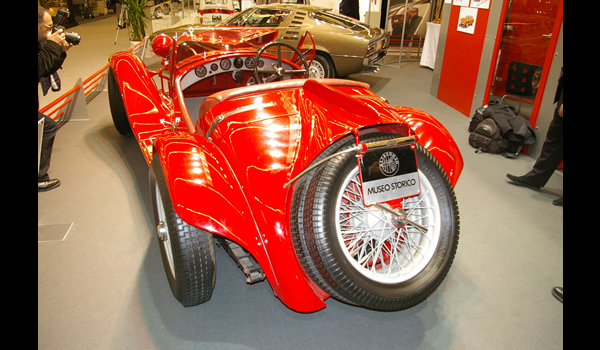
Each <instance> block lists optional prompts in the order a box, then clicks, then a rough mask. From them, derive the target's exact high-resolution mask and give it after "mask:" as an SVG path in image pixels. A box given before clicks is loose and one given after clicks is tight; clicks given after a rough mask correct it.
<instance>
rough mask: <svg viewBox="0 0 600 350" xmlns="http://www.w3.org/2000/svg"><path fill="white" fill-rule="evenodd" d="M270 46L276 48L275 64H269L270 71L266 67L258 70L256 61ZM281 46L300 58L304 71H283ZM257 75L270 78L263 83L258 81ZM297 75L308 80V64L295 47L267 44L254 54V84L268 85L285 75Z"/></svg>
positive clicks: (283, 44) (274, 43) (276, 43)
mask: <svg viewBox="0 0 600 350" xmlns="http://www.w3.org/2000/svg"><path fill="white" fill-rule="evenodd" d="M271 46H277V64H275V63H271V66H272V68H271V69H268V68H267V67H263V68H262V69H259V68H258V61H259V59H260V56H261V55H262V54H263V52H265V50H266V49H268V48H270V47H271ZM282 46H285V47H287V48H289V49H291V50H292V51H294V52H295V53H296V54H297V55H298V57H300V58H301V59H302V64H303V65H304V69H289V70H285V69H284V68H283V63H282V62H281V47H282ZM259 73H260V74H270V76H269V77H268V78H267V79H266V80H265V81H264V82H263V80H262V79H260V75H259ZM297 73H304V77H305V78H308V63H307V62H306V59H305V58H304V55H302V53H301V52H300V51H298V49H296V48H295V47H293V46H292V45H290V44H288V43H283V42H272V43H269V44H267V45H265V46H263V47H262V48H261V49H260V50H259V51H258V52H257V53H256V57H254V81H255V84H262V83H269V82H271V81H275V80H283V77H284V76H285V75H287V74H297Z"/></svg>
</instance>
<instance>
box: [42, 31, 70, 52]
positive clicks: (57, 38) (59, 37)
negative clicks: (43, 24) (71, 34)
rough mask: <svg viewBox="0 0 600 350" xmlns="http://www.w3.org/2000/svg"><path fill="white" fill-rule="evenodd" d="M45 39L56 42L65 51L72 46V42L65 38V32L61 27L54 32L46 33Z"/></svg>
mask: <svg viewBox="0 0 600 350" xmlns="http://www.w3.org/2000/svg"><path fill="white" fill-rule="evenodd" d="M46 39H47V40H50V41H54V42H55V43H57V44H58V45H59V46H60V47H62V49H63V51H65V52H67V51H68V50H69V49H70V48H71V47H72V46H73V44H69V43H68V42H67V41H66V40H65V33H63V30H62V29H59V30H57V31H55V32H54V33H48V35H47V36H46Z"/></svg>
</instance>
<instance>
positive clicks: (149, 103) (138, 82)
mask: <svg viewBox="0 0 600 350" xmlns="http://www.w3.org/2000/svg"><path fill="white" fill-rule="evenodd" d="M108 60H109V62H110V67H111V68H112V71H113V73H114V75H115V79H116V81H117V85H118V86H119V91H120V93H121V97H122V100H123V105H124V107H125V112H126V113H127V117H128V119H129V124H130V125H131V129H132V130H133V133H134V135H135V137H136V138H137V139H138V143H139V145H140V148H141V150H142V153H143V154H144V157H145V159H146V162H147V163H148V164H150V162H151V161H152V148H151V147H150V146H151V145H152V140H153V139H154V138H155V137H156V136H157V135H159V134H162V133H164V132H165V131H167V130H170V129H171V126H169V125H168V124H167V123H163V122H161V119H162V120H163V121H167V122H168V123H172V120H171V119H172V118H173V117H174V108H173V104H172V103H170V102H168V99H166V98H164V97H162V96H161V94H160V93H159V92H158V90H157V88H156V85H155V84H154V81H153V80H152V76H151V72H150V71H148V69H147V68H146V66H145V65H144V63H143V62H142V60H140V59H139V58H138V57H137V56H135V55H133V54H131V53H129V52H119V53H116V54H113V55H111V56H110V57H109V59H108Z"/></svg>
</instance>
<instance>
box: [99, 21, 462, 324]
mask: <svg viewBox="0 0 600 350" xmlns="http://www.w3.org/2000/svg"><path fill="white" fill-rule="evenodd" d="M276 34H277V33H276V32H275V31H274V30H265V29H247V28H243V29H240V30H238V31H236V30H233V29H228V30H223V29H220V30H215V31H214V32H213V33H212V34H209V33H207V32H203V33H201V34H200V35H202V36H203V38H204V39H203V38H200V39H197V40H206V42H209V41H210V40H209V39H208V38H209V37H210V38H212V39H211V40H212V41H210V42H211V43H213V44H214V47H215V48H216V47H222V46H224V45H231V46H235V45H238V46H239V48H241V47H244V43H254V44H256V43H258V42H260V44H261V45H264V44H265V43H268V42H270V41H271V40H273V39H274V38H275V37H276ZM217 37H218V38H219V39H218V45H217V44H216V43H217V40H216V38H217ZM161 40H162V42H161ZM182 40H184V38H182V37H179V38H178V39H177V40H176V41H175V42H173V43H172V44H171V40H169V39H167V38H162V39H161V38H156V39H155V43H154V49H155V52H157V51H158V52H161V53H162V54H163V55H165V56H167V57H166V60H167V61H170V60H173V61H171V62H170V63H167V64H166V69H168V70H169V72H170V76H169V77H165V79H164V80H168V84H169V85H170V88H169V89H168V90H169V91H167V89H161V88H160V87H159V86H158V85H157V84H156V82H155V81H154V80H153V77H154V76H156V75H157V74H158V75H161V74H160V73H157V72H152V71H149V70H148V69H147V68H146V66H145V65H144V63H143V62H142V61H141V60H140V59H139V58H137V57H136V56H134V55H132V54H130V53H125V52H122V53H117V54H114V55H112V56H111V57H110V59H109V61H110V65H111V68H112V70H113V71H114V75H115V77H116V81H117V82H118V86H119V90H120V91H121V96H122V99H123V104H124V106H125V109H126V112H127V115H128V119H129V124H130V126H131V129H132V131H133V134H134V135H135V137H136V139H137V140H138V142H139V145H140V148H141V150H142V153H143V155H144V157H145V159H146V161H147V162H148V164H150V162H151V161H152V159H153V158H154V157H159V159H160V162H161V165H162V170H163V172H164V174H165V179H166V182H167V184H168V187H169V192H170V194H171V200H172V202H173V206H174V208H175V210H176V212H177V214H178V215H179V216H180V218H181V219H182V220H184V221H185V222H187V223H189V224H191V225H193V226H195V227H198V228H201V229H202V230H205V231H208V232H211V233H213V234H214V235H219V236H222V237H225V238H227V239H230V240H232V241H234V242H236V243H238V244H239V245H241V246H242V247H243V248H244V249H246V250H247V251H248V252H250V253H251V254H252V256H253V257H254V258H255V259H256V261H257V262H258V263H259V264H260V266H261V267H262V269H263V271H264V273H265V275H266V278H267V280H268V281H269V283H270V285H271V287H272V289H273V292H274V294H275V295H276V296H277V297H278V298H279V299H280V300H281V301H282V302H283V303H284V304H285V305H287V306H288V307H289V308H291V309H293V310H296V311H300V312H312V311H316V310H319V309H322V308H324V307H325V306H326V304H325V303H324V300H325V299H326V298H328V297H329V295H328V294H327V293H325V292H324V291H323V290H322V289H320V288H319V287H318V286H317V285H316V284H315V283H314V282H313V281H312V280H311V279H310V278H309V277H308V276H307V273H306V272H305V271H304V269H303V268H302V266H301V264H300V262H299V261H298V258H297V256H296V253H295V252H294V247H293V245H292V239H291V237H290V230H289V224H288V222H289V210H290V205H291V204H290V203H291V195H292V193H293V190H294V184H292V185H291V186H289V187H287V188H286V187H284V186H283V184H285V183H287V182H288V181H290V179H292V178H293V177H294V176H296V175H298V174H299V173H300V172H301V171H302V170H304V169H305V168H306V167H307V166H308V165H309V164H310V163H311V161H313V160H314V159H315V158H316V157H317V156H318V155H319V154H320V153H321V152H323V150H324V149H325V148H327V147H328V146H329V145H331V144H332V143H334V142H336V141H337V140H339V139H341V138H343V137H345V136H347V135H352V134H353V135H355V137H358V135H359V133H360V132H364V131H365V130H368V129H382V130H389V129H390V128H391V129H393V130H394V131H395V132H397V133H400V134H402V135H403V136H406V135H415V136H416V137H417V139H418V142H419V143H421V144H422V145H423V146H425V147H426V148H427V149H428V150H429V151H430V152H431V153H432V154H433V155H434V156H435V158H436V159H437V160H438V161H439V163H440V164H441V166H442V167H443V169H444V170H445V172H446V174H447V175H448V177H449V179H450V182H451V183H452V185H453V186H454V185H455V184H456V182H457V180H458V177H459V175H460V172H461V170H462V167H463V161H462V156H461V154H460V151H459V149H458V147H457V145H456V143H455V141H454V140H453V138H452V136H451V135H450V133H449V132H448V131H447V130H446V129H445V128H444V127H443V126H442V125H441V124H440V123H439V122H438V121H437V120H436V119H434V118H433V117H432V116H430V115H428V114H427V113H425V112H423V111H420V110H417V109H414V108H410V107H393V106H391V105H390V104H388V102H387V101H385V100H384V99H381V98H380V97H378V96H377V95H376V94H374V93H373V92H372V91H371V90H369V85H368V84H366V83H361V82H355V81H351V80H342V79H323V80H319V81H318V80H312V79H291V80H284V81H278V82H271V83H267V84H261V85H251V86H242V87H236V88H233V89H228V87H229V86H228V84H230V83H231V82H230V81H228V80H227V79H225V80H219V79H218V78H216V79H215V81H216V82H217V83H219V84H221V85H220V86H216V87H213V88H212V89H211V90H210V91H206V93H205V94H206V95H208V94H211V93H212V95H211V96H209V97H207V98H206V99H205V100H204V102H203V103H202V105H201V107H200V111H199V113H198V114H199V118H198V119H197V121H196V122H193V120H192V117H190V115H189V114H190V113H189V111H187V109H186V108H185V107H184V108H182V103H181V102H182V101H181V99H182V96H183V93H182V91H181V89H179V90H178V86H177V85H178V84H180V83H181V79H182V77H183V76H185V75H186V74H187V73H189V72H190V71H192V70H194V69H195V68H196V67H199V66H200V65H203V64H207V63H210V62H218V59H219V58H220V57H225V56H227V57H236V56H243V55H244V54H247V53H245V52H244V50H243V49H239V50H238V52H220V51H218V50H216V51H214V52H211V53H210V54H207V53H203V54H202V55H199V56H202V58H201V59H198V57H194V59H192V58H189V59H187V61H185V60H184V61H180V62H178V63H177V64H175V63H174V62H175V57H174V55H175V54H176V52H175V51H176V49H175V48H176V46H177V44H178V43H181V41H182ZM161 48H162V50H161ZM167 52H169V54H167ZM166 69H165V70H166ZM246 73H248V72H245V74H246ZM219 90H221V91H220V92H219ZM214 91H217V92H216V93H214ZM224 116H226V120H224ZM221 120H223V121H222V122H219V121H221Z"/></svg>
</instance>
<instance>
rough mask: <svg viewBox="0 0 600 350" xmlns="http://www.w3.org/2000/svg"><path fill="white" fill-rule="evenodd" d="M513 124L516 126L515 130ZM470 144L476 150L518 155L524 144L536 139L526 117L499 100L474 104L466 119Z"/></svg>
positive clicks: (531, 142)
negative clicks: (475, 107) (468, 117)
mask: <svg viewBox="0 0 600 350" xmlns="http://www.w3.org/2000/svg"><path fill="white" fill-rule="evenodd" d="M514 127H517V128H518V130H517V133H515V130H514V129H513V128H514ZM469 132H470V133H469V144H470V145H471V146H472V147H474V148H476V151H475V153H479V152H488V153H493V154H502V155H503V156H504V157H506V158H516V157H518V156H519V154H520V152H521V150H522V149H523V147H524V146H527V145H532V144H534V143H535V133H534V132H533V128H532V127H531V124H529V121H528V120H526V119H525V118H524V117H523V116H521V115H519V114H517V113H516V112H515V109H514V107H512V106H510V105H508V104H506V103H504V102H503V101H499V100H492V101H490V102H489V103H488V104H487V105H485V106H483V107H479V108H477V110H475V113H474V114H473V117H472V119H471V122H470V123H469Z"/></svg>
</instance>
